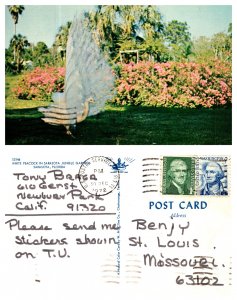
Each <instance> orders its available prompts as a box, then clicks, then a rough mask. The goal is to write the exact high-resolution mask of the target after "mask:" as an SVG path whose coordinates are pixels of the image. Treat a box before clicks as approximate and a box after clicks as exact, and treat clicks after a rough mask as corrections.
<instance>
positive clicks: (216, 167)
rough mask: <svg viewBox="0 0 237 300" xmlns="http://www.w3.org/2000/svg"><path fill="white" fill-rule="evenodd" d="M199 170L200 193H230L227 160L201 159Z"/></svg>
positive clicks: (214, 194) (210, 194)
mask: <svg viewBox="0 0 237 300" xmlns="http://www.w3.org/2000/svg"><path fill="white" fill-rule="evenodd" d="M199 170H200V173H199V186H198V188H197V194H198V195H204V196H225V195H228V186H227V164H226V162H225V161H215V160H209V161H203V162H202V161H201V162H200V167H199Z"/></svg>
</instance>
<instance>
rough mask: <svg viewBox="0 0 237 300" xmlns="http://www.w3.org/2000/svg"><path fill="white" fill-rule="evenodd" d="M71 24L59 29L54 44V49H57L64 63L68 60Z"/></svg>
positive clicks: (68, 23)
mask: <svg viewBox="0 0 237 300" xmlns="http://www.w3.org/2000/svg"><path fill="white" fill-rule="evenodd" d="M71 24H72V22H67V23H66V25H63V26H61V27H60V28H59V31H58V33H57V35H56V37H55V41H54V44H53V48H56V51H57V52H58V54H59V55H60V58H61V61H62V62H64V61H65V58H66V48H67V39H68V34H69V29H70V27H71Z"/></svg>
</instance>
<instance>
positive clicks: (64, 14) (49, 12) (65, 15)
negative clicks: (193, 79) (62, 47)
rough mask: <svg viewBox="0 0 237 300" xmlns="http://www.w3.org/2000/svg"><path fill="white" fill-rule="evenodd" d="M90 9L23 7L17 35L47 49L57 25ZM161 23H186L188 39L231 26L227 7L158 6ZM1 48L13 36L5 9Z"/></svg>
mask: <svg viewBox="0 0 237 300" xmlns="http://www.w3.org/2000/svg"><path fill="white" fill-rule="evenodd" d="M93 8H94V6H93V5H88V6H82V5H80V6H75V5H25V10H24V11H23V13H22V15H21V16H20V17H19V22H18V24H17V33H21V34H22V35H24V36H26V37H27V39H28V41H29V42H31V43H37V42H38V41H43V42H45V43H46V44H47V46H48V47H51V46H52V44H53V41H54V38H55V35H56V34H57V32H58V29H59V27H60V26H61V25H64V24H65V23H66V22H67V21H70V20H72V19H73V17H74V16H75V15H76V14H77V13H78V14H80V13H82V12H83V11H86V10H91V9H93ZM158 9H159V11H160V12H161V14H162V15H163V18H164V21H165V22H169V21H171V20H174V19H175V20H178V21H182V22H185V21H186V22H187V23H188V25H189V31H190V33H191V35H192V38H197V37H199V36H208V37H210V36H212V35H213V34H215V33H218V32H227V29H228V25H229V23H231V22H232V19H231V16H232V8H231V5H162V6H158ZM5 29H6V31H5V47H6V48H7V47H8V46H9V42H10V39H11V38H12V36H13V34H14V25H13V20H12V17H11V15H10V13H9V11H8V8H7V6H6V7H5Z"/></svg>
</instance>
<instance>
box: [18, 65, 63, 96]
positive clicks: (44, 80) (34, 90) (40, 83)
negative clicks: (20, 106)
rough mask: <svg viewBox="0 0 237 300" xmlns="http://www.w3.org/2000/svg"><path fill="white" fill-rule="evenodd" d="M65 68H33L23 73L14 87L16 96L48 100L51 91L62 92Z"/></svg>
mask: <svg viewBox="0 0 237 300" xmlns="http://www.w3.org/2000/svg"><path fill="white" fill-rule="evenodd" d="M64 76H65V68H56V67H45V68H44V69H42V68H39V67H37V68H35V69H34V70H33V71H31V72H28V73H26V74H25V75H23V77H22V78H21V80H20V81H19V83H18V87H17V88H15V89H14V93H15V95H16V97H17V98H19V99H25V100H32V99H34V98H37V100H50V99H51V95H52V93H53V92H62V91H63V88H64Z"/></svg>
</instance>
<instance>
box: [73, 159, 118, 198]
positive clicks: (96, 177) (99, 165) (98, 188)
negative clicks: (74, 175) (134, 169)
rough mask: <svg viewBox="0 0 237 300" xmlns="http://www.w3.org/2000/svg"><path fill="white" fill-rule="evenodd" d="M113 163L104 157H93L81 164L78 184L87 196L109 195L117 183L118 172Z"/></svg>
mask: <svg viewBox="0 0 237 300" xmlns="http://www.w3.org/2000/svg"><path fill="white" fill-rule="evenodd" d="M114 165H115V163H114V162H113V161H112V160H111V159H109V158H107V157H104V156H93V157H91V158H88V159H87V160H85V161H84V162H83V164H82V165H81V167H80V169H79V182H80V184H81V186H82V188H83V189H84V190H85V191H87V192H88V193H89V194H92V195H97V196H104V195H107V194H109V193H111V192H112V191H113V190H114V189H115V188H116V187H117V186H118V183H119V171H118V170H114V169H113V168H112V166H114Z"/></svg>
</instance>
